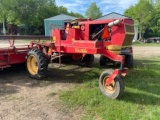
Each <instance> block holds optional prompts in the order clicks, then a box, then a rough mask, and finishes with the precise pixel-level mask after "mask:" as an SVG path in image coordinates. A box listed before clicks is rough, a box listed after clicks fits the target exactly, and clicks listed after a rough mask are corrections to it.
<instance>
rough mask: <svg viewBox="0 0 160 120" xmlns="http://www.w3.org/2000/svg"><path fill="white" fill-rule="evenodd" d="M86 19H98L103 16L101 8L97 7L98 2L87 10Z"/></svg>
mask: <svg viewBox="0 0 160 120" xmlns="http://www.w3.org/2000/svg"><path fill="white" fill-rule="evenodd" d="M85 16H86V17H89V18H92V19H97V18H99V17H101V16H102V12H101V11H100V9H99V7H97V5H96V2H93V3H91V5H90V7H89V8H88V9H87V10H86V13H85Z"/></svg>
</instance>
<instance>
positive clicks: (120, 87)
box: [99, 70, 125, 99]
mask: <svg viewBox="0 0 160 120" xmlns="http://www.w3.org/2000/svg"><path fill="white" fill-rule="evenodd" d="M111 73H112V72H108V71H107V70H106V71H104V72H102V74H101V75H100V77H99V87H100V90H101V92H102V93H103V94H104V95H105V96H106V97H108V98H110V99H117V98H119V97H120V96H122V94H123V93H124V89H125V85H124V80H123V78H122V76H121V75H118V76H117V77H116V78H115V79H114V81H115V84H116V90H115V92H114V93H112V94H109V93H107V91H106V90H105V89H104V87H103V79H104V77H105V76H110V75H111Z"/></svg>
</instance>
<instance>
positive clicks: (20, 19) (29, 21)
mask: <svg viewBox="0 0 160 120" xmlns="http://www.w3.org/2000/svg"><path fill="white" fill-rule="evenodd" d="M61 13H64V14H67V15H71V16H75V17H78V18H83V15H81V14H79V13H75V12H68V11H67V8H65V7H63V6H57V5H56V3H55V0H1V2H0V23H2V22H3V19H4V20H5V23H6V24H14V25H19V26H20V27H19V29H21V30H20V31H21V32H22V31H23V32H24V33H22V34H30V35H33V34H34V35H44V19H45V18H49V17H53V16H55V15H58V14H61ZM1 28H2V24H1Z"/></svg>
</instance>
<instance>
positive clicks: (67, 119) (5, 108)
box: [0, 46, 160, 120]
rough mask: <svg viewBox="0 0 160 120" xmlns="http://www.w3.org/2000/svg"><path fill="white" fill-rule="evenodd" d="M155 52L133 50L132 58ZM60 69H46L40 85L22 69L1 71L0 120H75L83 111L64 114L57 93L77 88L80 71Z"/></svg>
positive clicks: (63, 107)
mask: <svg viewBox="0 0 160 120" xmlns="http://www.w3.org/2000/svg"><path fill="white" fill-rule="evenodd" d="M159 51H160V47H137V46H134V47H133V52H134V56H143V57H150V56H160V53H159ZM97 57H99V56H96V62H98V58H97ZM66 66H67V65H66ZM63 67H64V69H63V70H62V69H60V68H51V66H50V67H49V76H50V77H49V78H46V79H44V80H42V81H38V80H34V79H32V78H29V77H28V74H27V72H26V70H25V67H24V66H22V65H21V66H20V67H19V66H18V67H17V66H16V67H13V68H10V69H7V70H4V71H1V72H0V101H1V102H0V120H78V119H79V118H80V116H81V114H82V112H83V111H82V110H81V109H77V110H75V111H74V112H73V111H68V109H66V108H65V106H63V104H62V103H61V102H60V100H59V93H60V91H62V90H67V89H72V88H73V87H74V86H75V85H76V84H79V82H80V81H77V79H76V77H78V75H79V72H83V71H84V69H83V68H81V67H79V66H76V65H75V66H71V68H67V67H65V66H63ZM85 70H88V68H87V69H85ZM73 72H74V75H73ZM84 72H85V71H84ZM67 76H69V77H68V78H67ZM70 78H71V79H70Z"/></svg>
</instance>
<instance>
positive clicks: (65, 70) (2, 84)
mask: <svg viewBox="0 0 160 120" xmlns="http://www.w3.org/2000/svg"><path fill="white" fill-rule="evenodd" d="M63 63H65V64H62V66H61V67H59V68H55V67H53V68H52V67H49V68H48V75H47V77H46V78H44V79H42V80H36V79H32V78H30V77H29V76H28V73H27V70H26V67H25V65H24V64H19V65H15V66H13V67H11V68H7V69H4V70H3V71H1V72H0V96H4V95H8V94H14V93H17V92H18V91H19V90H20V86H26V87H46V86H48V85H51V84H54V83H83V82H84V81H85V80H91V79H93V78H98V77H99V74H98V73H97V72H95V73H93V72H92V69H94V67H97V66H96V65H94V66H93V67H92V68H87V67H81V66H78V65H77V63H76V62H75V63H73V62H72V61H64V62H63ZM82 76H83V77H82ZM84 78H85V79H84ZM7 91H8V92H7Z"/></svg>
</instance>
